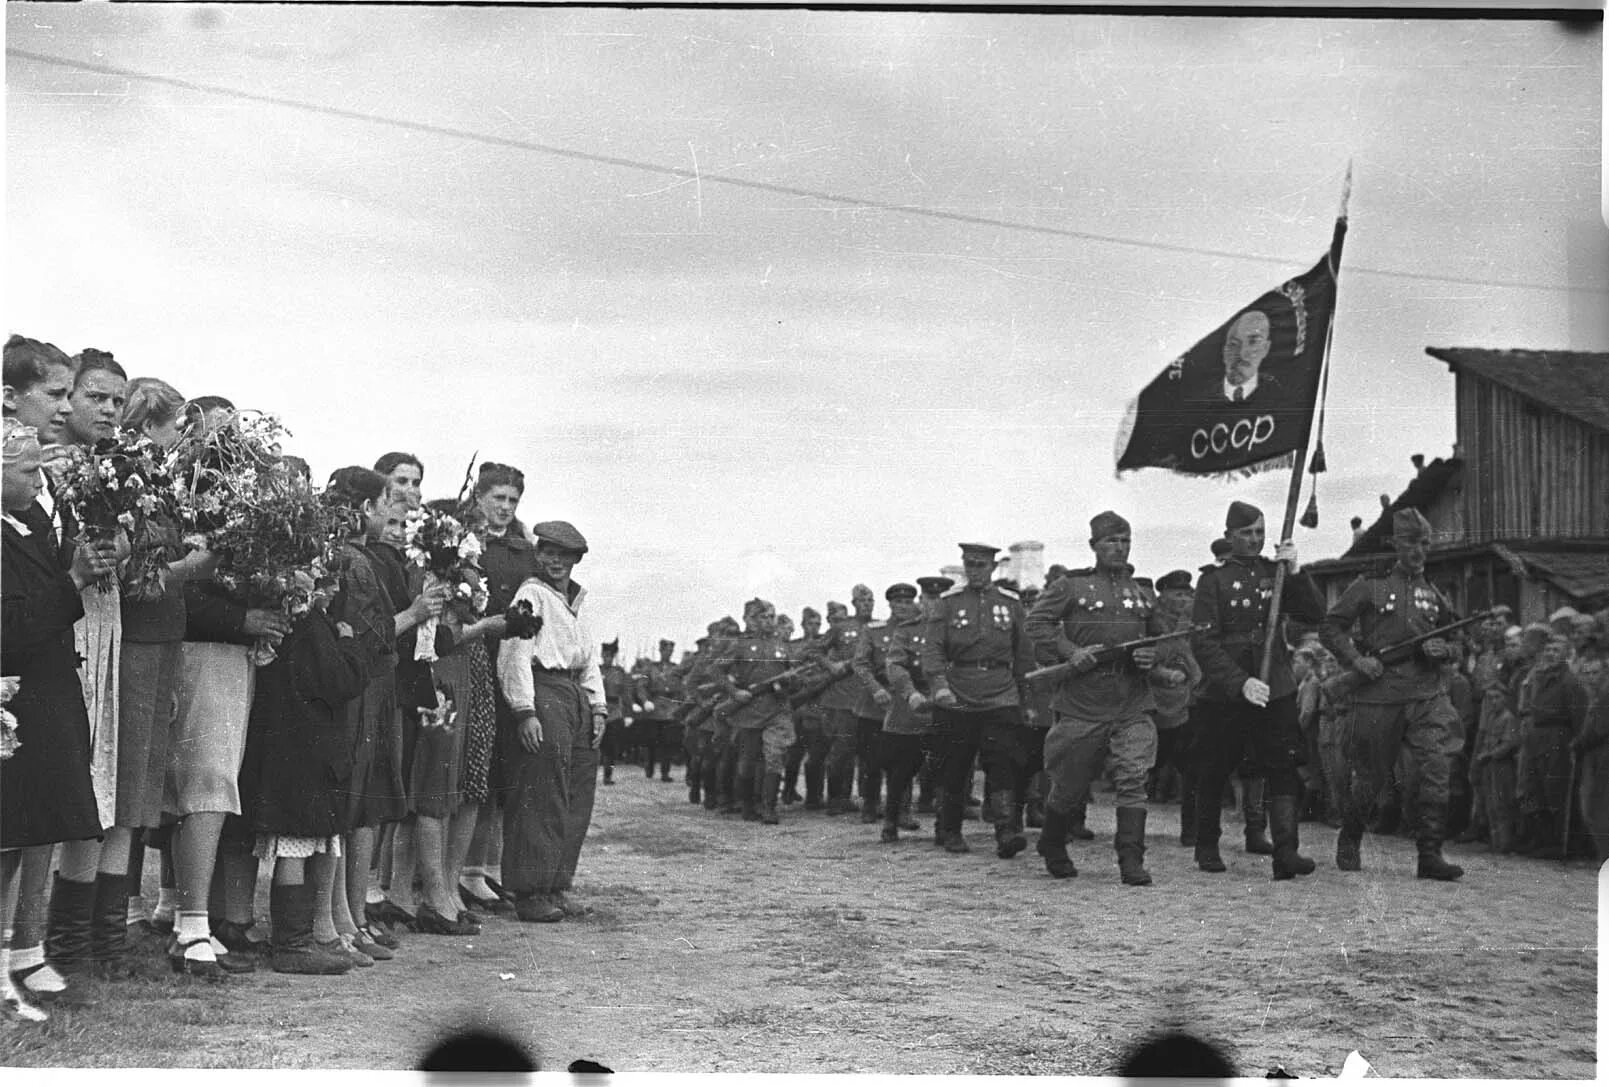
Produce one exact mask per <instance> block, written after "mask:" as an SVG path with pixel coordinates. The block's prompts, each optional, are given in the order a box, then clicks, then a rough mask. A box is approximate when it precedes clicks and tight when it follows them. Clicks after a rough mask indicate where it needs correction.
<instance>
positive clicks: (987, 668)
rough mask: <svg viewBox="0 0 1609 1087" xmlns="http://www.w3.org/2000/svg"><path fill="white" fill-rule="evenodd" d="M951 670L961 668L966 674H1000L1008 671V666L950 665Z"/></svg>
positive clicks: (1009, 666)
mask: <svg viewBox="0 0 1609 1087" xmlns="http://www.w3.org/2000/svg"><path fill="white" fill-rule="evenodd" d="M950 667H951V668H961V669H965V670H966V671H968V672H1001V671H1009V670H1010V669H1011V665H1009V664H952V665H950Z"/></svg>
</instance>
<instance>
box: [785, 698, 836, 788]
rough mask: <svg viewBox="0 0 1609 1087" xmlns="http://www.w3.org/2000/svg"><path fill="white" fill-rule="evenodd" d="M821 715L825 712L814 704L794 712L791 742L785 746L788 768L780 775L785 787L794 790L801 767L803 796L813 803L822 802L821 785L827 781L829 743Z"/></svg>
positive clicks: (801, 707)
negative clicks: (803, 780)
mask: <svg viewBox="0 0 1609 1087" xmlns="http://www.w3.org/2000/svg"><path fill="white" fill-rule="evenodd" d="M824 714H825V711H824V710H823V709H822V708H821V707H820V706H817V705H815V704H814V703H810V704H808V705H804V706H800V707H799V708H798V709H796V710H794V711H793V732H794V741H793V743H792V744H791V745H790V746H789V747H788V761H787V768H786V770H785V771H784V773H783V780H784V781H785V782H786V785H787V787H788V788H789V789H795V786H797V784H798V782H799V770H800V768H801V767H803V769H804V775H805V797H806V799H809V800H813V801H819V800H820V799H821V792H822V783H823V782H824V781H825V780H826V772H827V749H828V747H829V746H830V741H829V740H828V739H827V730H826V726H825V724H824V723H823V720H822V718H823V716H824ZM795 791H797V790H795Z"/></svg>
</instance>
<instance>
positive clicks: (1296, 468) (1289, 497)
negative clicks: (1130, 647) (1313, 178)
mask: <svg viewBox="0 0 1609 1087" xmlns="http://www.w3.org/2000/svg"><path fill="white" fill-rule="evenodd" d="M1351 198H1352V163H1351V162H1350V161H1348V162H1347V164H1346V181H1345V182H1344V183H1343V184H1342V187H1341V211H1340V214H1339V215H1337V216H1336V235H1337V237H1336V240H1334V241H1332V242H1331V243H1330V275H1331V276H1333V277H1334V279H1335V290H1336V309H1335V310H1331V312H1330V323H1329V326H1328V327H1327V328H1325V330H1324V358H1323V360H1322V361H1321V362H1320V363H1319V384H1320V388H1322V387H1323V376H1324V374H1325V373H1326V372H1327V371H1328V370H1329V367H1330V341H1331V338H1332V336H1333V334H1334V332H1335V312H1336V310H1338V309H1339V308H1340V291H1341V267H1340V264H1341V253H1340V245H1339V244H1338V241H1339V239H1340V238H1341V237H1342V234H1341V226H1342V224H1344V223H1345V222H1346V218H1347V204H1348V203H1349V202H1350V201H1351ZM1314 407H1315V411H1316V409H1317V405H1316V404H1315V405H1314ZM1312 441H1313V417H1312V415H1309V416H1308V420H1307V427H1306V429H1304V430H1303V431H1302V446H1301V448H1300V449H1298V450H1297V451H1296V463H1295V464H1293V465H1291V485H1290V489H1289V490H1288V491H1287V492H1286V494H1285V520H1284V523H1283V526H1282V527H1281V529H1280V533H1279V537H1278V538H1277V539H1276V540H1275V541H1274V545H1275V546H1276V547H1277V546H1278V545H1279V544H1281V543H1283V542H1284V541H1286V540H1288V539H1290V538H1291V534H1292V533H1294V532H1295V531H1296V506H1297V503H1299V502H1300V501H1301V499H1302V471H1303V470H1304V469H1305V468H1306V467H1307V456H1308V449H1309V446H1311V444H1312ZM1284 593H1285V563H1283V562H1281V563H1276V564H1275V568H1274V590H1273V595H1272V596H1270V597H1269V600H1268V620H1267V624H1266V625H1267V627H1268V631H1267V633H1266V634H1264V635H1263V659H1262V664H1261V666H1260V667H1259V668H1258V670H1257V678H1258V679H1260V680H1262V681H1263V682H1264V683H1267V682H1268V673H1269V670H1270V669H1271V668H1272V667H1273V663H1274V639H1275V638H1277V637H1279V606H1280V603H1281V599H1282V598H1283V596H1284Z"/></svg>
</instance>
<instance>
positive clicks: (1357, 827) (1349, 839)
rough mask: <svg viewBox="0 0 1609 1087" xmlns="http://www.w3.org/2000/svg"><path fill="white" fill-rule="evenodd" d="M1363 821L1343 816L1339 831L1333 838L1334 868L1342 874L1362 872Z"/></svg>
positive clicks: (1350, 816)
mask: <svg viewBox="0 0 1609 1087" xmlns="http://www.w3.org/2000/svg"><path fill="white" fill-rule="evenodd" d="M1362 847H1363V820H1362V819H1359V818H1358V817H1357V816H1355V815H1347V816H1343V817H1342V819H1341V831H1340V833H1339V834H1337V835H1336V836H1335V867H1337V868H1339V869H1340V870H1341V871H1343V872H1361V871H1362V870H1363V852H1362Z"/></svg>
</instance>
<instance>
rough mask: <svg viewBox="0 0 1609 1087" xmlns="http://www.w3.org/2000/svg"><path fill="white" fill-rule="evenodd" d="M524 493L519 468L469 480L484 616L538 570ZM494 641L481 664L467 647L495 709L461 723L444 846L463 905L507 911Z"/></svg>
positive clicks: (485, 469) (504, 605)
mask: <svg viewBox="0 0 1609 1087" xmlns="http://www.w3.org/2000/svg"><path fill="white" fill-rule="evenodd" d="M524 494H525V475H524V473H522V472H521V471H520V470H519V469H518V468H513V467H510V466H509V465H507V464H497V463H495V462H492V461H487V462H485V463H483V464H482V465H481V466H480V470H479V472H478V473H477V475H476V478H475V488H474V492H473V508H472V509H471V510H469V511H466V517H468V518H469V519H470V520H471V523H473V524H475V525H476V526H477V528H478V532H477V535H478V536H479V537H480V540H481V546H482V554H481V558H480V563H481V568H482V569H483V570H484V571H485V578H484V585H485V590H486V594H487V604H486V613H487V614H488V615H502V614H503V613H504V612H506V611H507V610H508V608H509V605H511V604H513V602H514V594H515V593H516V592H517V591H518V590H519V587H520V586H521V585H523V584H525V582H526V580H527V579H529V578H531V577H532V576H534V575H535V574H536V546H535V544H534V543H533V542H532V541H531V539H530V537H529V536H527V535H526V533H525V526H524V525H523V524H522V523H521V522H520V520H519V518H518V517H516V516H515V513H516V511H517V510H518V509H519V505H520V499H521V498H522V497H523V496H524ZM499 640H500V634H499V633H495V632H494V633H491V634H488V635H487V636H486V639H485V650H486V654H487V659H486V661H485V662H480V661H478V660H477V659H476V658H477V657H478V655H479V649H477V648H476V647H475V646H470V647H468V649H467V650H466V652H468V653H469V654H470V655H471V657H470V660H469V661H468V663H467V666H468V669H469V672H470V674H471V675H472V676H473V677H475V678H474V679H472V680H471V682H474V683H477V684H481V683H484V684H485V688H481V687H479V686H477V688H476V693H475V698H476V699H477V704H481V705H484V699H485V697H486V695H487V694H489V695H490V698H491V700H492V701H491V704H492V706H493V710H494V713H493V719H492V720H491V721H486V720H484V718H483V717H475V716H472V717H471V718H470V720H469V721H468V722H467V726H466V727H467V731H466V733H465V736H464V768H463V774H462V777H461V779H460V784H461V787H462V789H463V794H464V806H463V807H462V808H461V809H460V810H459V814H458V816H457V817H456V818H455V820H454V824H453V828H452V831H451V833H450V840H451V841H452V842H453V843H454V846H450V847H449V849H450V851H451V852H452V856H453V858H454V859H456V860H457V861H458V863H457V864H455V865H453V867H454V868H455V869H457V870H458V871H459V875H458V877H457V878H456V882H457V884H458V892H459V897H460V898H461V899H462V900H463V902H464V904H465V905H466V906H471V907H478V908H481V909H489V910H497V911H507V909H508V906H507V904H506V903H505V901H504V899H503V898H502V895H501V891H502V887H501V884H499V883H498V882H497V878H498V876H499V875H500V874H501V864H500V861H501V859H502V853H503V848H502V822H501V820H499V818H498V813H497V803H496V795H497V791H498V785H499V781H500V777H501V772H500V771H501V767H500V766H499V765H498V763H499V760H498V759H497V757H496V736H497V733H498V731H499V728H500V727H502V726H509V725H510V722H509V721H508V703H506V702H505V701H504V700H503V696H502V692H501V691H500V690H498V685H497V683H496V678H495V671H496V661H497V653H498V646H499ZM488 689H489V690H488ZM459 842H467V843H468V844H467V846H465V847H463V848H462V850H460V849H458V848H457V847H456V843H459Z"/></svg>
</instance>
